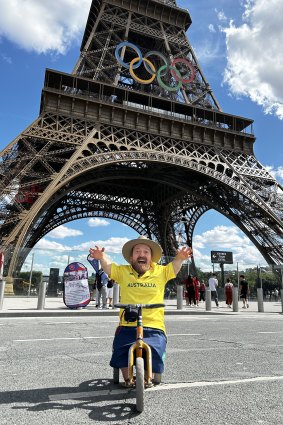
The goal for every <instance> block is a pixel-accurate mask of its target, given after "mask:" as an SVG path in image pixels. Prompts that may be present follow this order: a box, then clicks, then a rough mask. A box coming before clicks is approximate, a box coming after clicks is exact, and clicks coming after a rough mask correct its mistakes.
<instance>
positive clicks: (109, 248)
mask: <svg viewBox="0 0 283 425" xmlns="http://www.w3.org/2000/svg"><path fill="white" fill-rule="evenodd" d="M128 240H129V239H128V238H122V237H121V238H119V237H113V238H109V239H107V240H104V241H103V240H97V241H88V242H83V243H82V244H80V245H76V246H74V247H73V250H75V251H86V252H87V253H88V251H89V248H91V247H94V246H96V245H97V246H99V247H104V248H105V252H106V253H108V252H111V253H113V254H121V251H122V246H123V245H124V244H125V243H126V242H128Z"/></svg>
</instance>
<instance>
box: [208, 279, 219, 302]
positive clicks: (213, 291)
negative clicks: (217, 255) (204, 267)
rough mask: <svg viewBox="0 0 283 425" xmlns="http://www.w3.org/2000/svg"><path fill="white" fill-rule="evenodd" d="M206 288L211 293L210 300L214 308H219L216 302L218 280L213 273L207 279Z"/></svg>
mask: <svg viewBox="0 0 283 425" xmlns="http://www.w3.org/2000/svg"><path fill="white" fill-rule="evenodd" d="M208 286H209V289H210V291H211V299H212V300H214V301H215V304H216V307H217V308H218V307H219V302H218V294H217V287H218V280H217V276H216V274H215V273H213V275H212V276H211V277H210V278H209V279H208Z"/></svg>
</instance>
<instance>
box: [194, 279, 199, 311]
mask: <svg viewBox="0 0 283 425" xmlns="http://www.w3.org/2000/svg"><path fill="white" fill-rule="evenodd" d="M193 282H194V286H195V299H196V304H197V307H198V303H199V288H200V281H199V280H198V277H197V276H194V277H193Z"/></svg>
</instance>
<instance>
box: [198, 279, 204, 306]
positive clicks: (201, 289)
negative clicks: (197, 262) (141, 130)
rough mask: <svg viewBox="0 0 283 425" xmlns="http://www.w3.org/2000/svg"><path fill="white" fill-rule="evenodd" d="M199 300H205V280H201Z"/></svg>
mask: <svg viewBox="0 0 283 425" xmlns="http://www.w3.org/2000/svg"><path fill="white" fill-rule="evenodd" d="M199 301H203V302H205V283H204V280H202V281H201V282H200V287H199Z"/></svg>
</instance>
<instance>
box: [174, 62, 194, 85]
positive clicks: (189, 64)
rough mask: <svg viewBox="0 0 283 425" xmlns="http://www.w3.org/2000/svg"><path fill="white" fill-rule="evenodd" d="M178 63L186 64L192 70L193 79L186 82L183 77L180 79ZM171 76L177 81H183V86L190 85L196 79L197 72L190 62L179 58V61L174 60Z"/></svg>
mask: <svg viewBox="0 0 283 425" xmlns="http://www.w3.org/2000/svg"><path fill="white" fill-rule="evenodd" d="M176 63H185V64H186V65H187V66H188V67H189V68H190V71H191V77H190V78H189V79H187V80H186V79H185V78H184V77H182V78H181V80H180V79H179V77H178V74H177V73H176V71H175V69H176V68H175V65H176ZM171 74H172V76H173V77H174V78H175V80H177V81H181V82H182V84H190V83H191V82H192V81H194V79H195V77H196V70H195V68H194V67H193V65H192V64H191V62H189V61H188V60H187V59H185V58H184V59H183V58H177V59H174V60H173V62H172V69H171Z"/></svg>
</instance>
